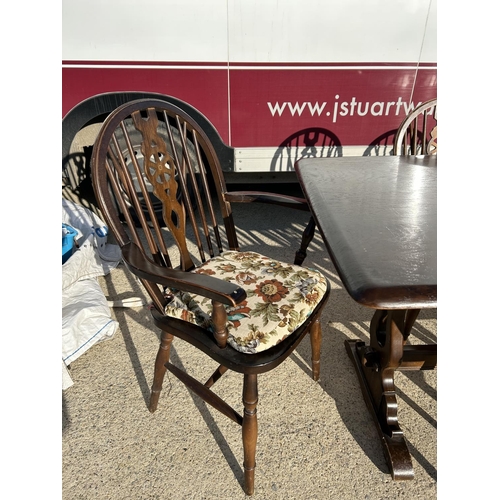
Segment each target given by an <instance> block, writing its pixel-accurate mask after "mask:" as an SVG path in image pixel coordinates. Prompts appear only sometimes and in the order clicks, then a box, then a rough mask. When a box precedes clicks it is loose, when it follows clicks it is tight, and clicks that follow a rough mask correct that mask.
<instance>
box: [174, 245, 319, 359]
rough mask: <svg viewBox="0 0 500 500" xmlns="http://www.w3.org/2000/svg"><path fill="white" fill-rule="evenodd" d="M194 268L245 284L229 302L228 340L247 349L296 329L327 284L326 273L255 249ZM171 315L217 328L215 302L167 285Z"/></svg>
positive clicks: (270, 342) (252, 350)
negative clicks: (243, 296) (232, 303)
mask: <svg viewBox="0 0 500 500" xmlns="http://www.w3.org/2000/svg"><path fill="white" fill-rule="evenodd" d="M194 272H196V273H199V274H208V275H210V276H215V277H217V278H220V279H223V280H226V281H229V282H231V283H235V284H237V285H239V286H241V287H242V288H243V289H244V290H245V291H246V294H247V297H246V299H245V300H244V301H243V302H241V303H240V304H238V305H237V306H236V307H230V306H226V311H227V316H228V323H227V328H228V332H229V335H228V344H229V345H230V346H231V347H233V348H234V349H237V350H238V351H241V352H245V353H256V352H261V351H264V350H265V349H269V348H270V347H272V346H274V345H276V344H278V343H279V342H281V341H282V340H283V339H284V338H286V337H288V336H289V335H290V334H291V333H293V332H294V331H295V330H296V329H297V328H298V327H299V326H300V325H302V323H303V322H304V321H305V320H306V318H307V317H308V316H309V315H310V314H311V312H312V311H313V310H314V308H315V307H316V305H317V304H318V303H319V302H320V300H321V298H322V297H323V295H324V294H325V291H326V289H327V281H326V278H325V277H324V276H323V275H322V274H321V273H319V272H318V271H314V270H312V269H307V268H304V267H301V266H295V265H289V264H284V263H282V262H279V261H276V260H273V259H270V258H268V257H265V256H263V255H260V254H258V253H255V252H235V251H229V252H224V253H223V254H221V255H219V256H217V257H215V258H213V259H211V260H210V261H208V262H206V263H205V264H203V265H202V266H200V267H199V268H198V269H196V270H195V271H194ZM167 293H168V295H170V297H171V300H170V302H169V303H168V304H167V306H166V308H165V314H166V315H167V316H171V317H175V318H181V319H184V320H186V321H190V322H191V323H195V324H198V325H199V326H202V327H204V328H209V329H212V330H213V328H212V323H211V318H210V315H211V312H212V301H211V300H210V299H208V298H206V297H203V296H200V295H192V294H189V293H185V292H179V291H174V290H168V291H167Z"/></svg>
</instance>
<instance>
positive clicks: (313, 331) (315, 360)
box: [309, 318, 322, 381]
mask: <svg viewBox="0 0 500 500" xmlns="http://www.w3.org/2000/svg"><path fill="white" fill-rule="evenodd" d="M309 337H310V339H311V351H312V356H311V357H312V360H311V361H312V377H313V380H315V381H318V379H319V370H320V356H321V340H322V333H321V323H320V321H319V318H318V319H316V321H314V322H313V323H312V325H311V327H310V329H309Z"/></svg>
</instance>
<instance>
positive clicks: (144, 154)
mask: <svg viewBox="0 0 500 500" xmlns="http://www.w3.org/2000/svg"><path fill="white" fill-rule="evenodd" d="M92 182H93V186H94V191H95V194H96V197H97V201H98V203H99V207H100V209H101V211H102V214H103V217H104V219H105V220H106V222H107V223H108V225H109V226H110V229H111V231H112V232H113V234H114V235H115V237H116V239H117V241H118V244H119V245H120V246H124V245H126V244H127V243H129V242H130V241H132V242H134V243H135V244H136V245H138V246H139V247H140V248H141V250H142V252H143V253H144V255H145V256H146V257H147V258H149V259H150V260H152V261H153V262H155V263H156V264H159V265H162V266H166V267H171V268H172V267H174V268H175V267H180V268H181V269H182V270H191V269H193V268H194V267H195V266H196V265H198V264H200V263H203V262H205V261H206V260H207V256H208V258H211V257H213V256H214V255H215V253H216V252H218V253H220V252H222V251H223V247H224V246H225V247H226V248H229V249H238V243H237V239H236V231H235V229H234V226H233V223H232V216H231V207H230V204H229V203H228V202H226V201H225V200H224V194H225V192H226V185H225V182H224V177H223V174H222V169H221V166H220V162H219V160H218V157H217V154H216V152H215V150H214V148H213V146H212V144H211V143H210V140H209V139H208V137H207V136H206V134H205V133H204V131H203V130H202V129H201V127H200V126H199V125H198V124H197V123H196V122H195V121H194V119H193V118H192V117H190V116H189V115H188V114H186V113H185V112H184V111H182V110H181V109H180V108H178V107H177V106H175V105H173V104H170V103H167V102H164V101H161V100H158V99H140V100H136V101H131V102H128V103H126V104H123V105H122V106H120V107H119V108H117V109H116V110H115V111H113V112H112V113H111V114H110V115H109V116H108V117H107V119H106V120H105V122H104V123H103V125H102V128H101V130H100V132H99V134H98V136H97V139H96V141H95V145H94V152H93V156H92ZM172 252H174V253H172ZM174 254H175V255H174ZM173 261H174V262H173Z"/></svg>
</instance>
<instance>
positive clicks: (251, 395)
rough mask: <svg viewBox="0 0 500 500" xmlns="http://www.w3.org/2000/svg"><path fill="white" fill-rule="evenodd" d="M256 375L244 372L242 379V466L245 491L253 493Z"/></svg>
mask: <svg viewBox="0 0 500 500" xmlns="http://www.w3.org/2000/svg"><path fill="white" fill-rule="evenodd" d="M258 399H259V397H258V391H257V375H256V374H250V375H249V374H245V375H244V379H243V406H244V413H243V430H242V432H243V468H244V471H245V486H244V489H245V493H246V494H247V495H253V492H254V481H255V451H256V448H257V402H258Z"/></svg>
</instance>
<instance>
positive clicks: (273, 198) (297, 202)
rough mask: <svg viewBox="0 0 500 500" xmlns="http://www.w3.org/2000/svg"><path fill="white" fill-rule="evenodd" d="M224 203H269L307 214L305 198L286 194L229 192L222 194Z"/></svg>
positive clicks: (307, 207) (307, 206)
mask: <svg viewBox="0 0 500 500" xmlns="http://www.w3.org/2000/svg"><path fill="white" fill-rule="evenodd" d="M224 197H225V199H226V201H229V202H234V203H253V202H257V203H269V204H271V205H280V206H283V207H288V208H293V209H295V210H302V211H304V212H309V205H308V204H307V200H306V199H305V198H297V197H295V196H288V195H286V194H277V193H266V192H263V191H231V192H228V193H225V194H224Z"/></svg>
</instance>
